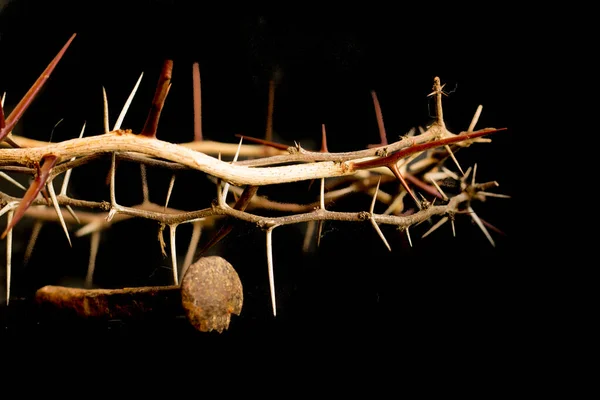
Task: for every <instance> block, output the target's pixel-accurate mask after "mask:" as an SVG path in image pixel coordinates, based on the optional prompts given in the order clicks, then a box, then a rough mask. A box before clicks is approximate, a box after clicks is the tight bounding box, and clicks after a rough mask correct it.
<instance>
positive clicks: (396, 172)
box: [387, 164, 421, 210]
mask: <svg viewBox="0 0 600 400" xmlns="http://www.w3.org/2000/svg"><path fill="white" fill-rule="evenodd" d="M387 167H388V168H389V169H390V171H392V173H393V174H394V175H395V176H396V178H398V180H399V181H400V184H401V185H402V187H403V188H404V190H406V191H407V192H408V194H410V197H412V199H413V200H414V202H415V204H416V205H417V207H419V210H420V209H421V202H420V201H419V200H417V198H416V196H415V194H414V193H413V192H412V190H410V187H409V186H408V183H406V181H405V180H404V177H403V176H402V174H401V173H400V170H399V169H398V166H397V165H396V164H390V165H388V166H387Z"/></svg>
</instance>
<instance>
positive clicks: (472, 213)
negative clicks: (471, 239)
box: [467, 206, 496, 247]
mask: <svg viewBox="0 0 600 400" xmlns="http://www.w3.org/2000/svg"><path fill="white" fill-rule="evenodd" d="M467 211H468V212H469V215H471V218H473V221H475V223H476V224H477V226H478V227H479V229H481V231H482V232H483V234H484V235H485V237H486V238H487V240H488V241H489V242H490V243H491V245H492V246H493V247H496V243H495V242H494V239H492V236H491V235H490V233H489V232H488V230H487V229H486V227H485V225H484V224H483V222H481V219H479V216H478V215H477V213H475V211H474V210H473V208H472V207H471V206H469V208H468V209H467Z"/></svg>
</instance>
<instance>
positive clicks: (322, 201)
mask: <svg viewBox="0 0 600 400" xmlns="http://www.w3.org/2000/svg"><path fill="white" fill-rule="evenodd" d="M319 207H321V210H325V178H321V190H320V192H319Z"/></svg>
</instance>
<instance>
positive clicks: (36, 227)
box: [23, 220, 44, 266]
mask: <svg viewBox="0 0 600 400" xmlns="http://www.w3.org/2000/svg"><path fill="white" fill-rule="evenodd" d="M42 226H44V223H43V222H42V221H41V220H36V221H35V222H34V223H33V226H32V227H31V234H30V235H29V241H28V242H27V247H26V248H25V254H23V266H26V265H27V264H28V263H29V259H30V258H31V254H32V253H33V249H34V247H35V243H36V241H37V238H38V236H39V235H40V231H41V230H42Z"/></svg>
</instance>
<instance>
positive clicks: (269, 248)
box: [267, 226, 277, 317]
mask: <svg viewBox="0 0 600 400" xmlns="http://www.w3.org/2000/svg"><path fill="white" fill-rule="evenodd" d="M273 229H275V227H274V226H272V227H270V228H268V229H267V267H268V273H269V290H270V292H271V307H272V308H273V316H274V317H276V316H277V304H276V301H275V276H274V273H273V242H272V233H273Z"/></svg>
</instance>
